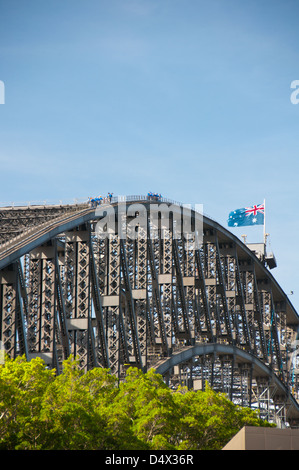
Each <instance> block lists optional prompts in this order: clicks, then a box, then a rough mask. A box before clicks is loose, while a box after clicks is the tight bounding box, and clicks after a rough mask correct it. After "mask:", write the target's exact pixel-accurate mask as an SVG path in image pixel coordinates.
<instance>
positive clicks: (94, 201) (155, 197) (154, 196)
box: [88, 192, 162, 207]
mask: <svg viewBox="0 0 299 470" xmlns="http://www.w3.org/2000/svg"><path fill="white" fill-rule="evenodd" d="M112 197H113V193H108V195H107V196H106V197H103V196H99V197H89V198H88V204H89V205H90V206H91V207H97V206H99V205H100V204H108V203H111V201H112ZM147 198H148V199H149V200H151V201H161V199H162V196H161V194H158V193H152V192H148V193H147Z"/></svg>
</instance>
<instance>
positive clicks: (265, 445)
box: [222, 426, 299, 450]
mask: <svg viewBox="0 0 299 470" xmlns="http://www.w3.org/2000/svg"><path fill="white" fill-rule="evenodd" d="M222 450H299V429H290V428H288V429H278V428H260V427H255V426H244V428H242V429H241V430H240V431H239V432H238V434H236V435H235V436H234V437H233V438H232V439H231V440H230V442H229V443H228V444H227V445H226V446H225V447H224V448H223V449H222Z"/></svg>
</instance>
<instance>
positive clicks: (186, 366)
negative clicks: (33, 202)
mask: <svg viewBox="0 0 299 470" xmlns="http://www.w3.org/2000/svg"><path fill="white" fill-rule="evenodd" d="M162 202H163V206H164V208H165V207H167V208H168V210H169V211H170V212H168V214H169V213H170V217H169V218H168V220H167V224H168V225H166V221H165V220H164V218H163V215H161V211H159V204H162ZM162 202H161V201H155V200H148V199H147V198H141V197H139V198H138V197H137V198H133V199H132V200H127V201H125V203H123V202H122V203H120V202H119V201H116V202H114V203H113V204H112V205H111V206H109V208H108V206H107V207H106V206H105V207H106V209H107V211H108V209H109V210H110V212H111V213H112V214H114V215H115V220H114V222H117V223H116V226H117V229H116V230H115V231H114V233H112V232H111V233H110V232H105V233H101V234H100V233H99V231H98V230H97V223H98V222H99V221H100V222H103V221H104V222H105V221H106V222H107V223H108V225H109V220H110V219H109V218H107V211H106V212H105V211H104V209H105V207H102V208H101V210H99V208H90V207H89V208H88V207H86V206H84V207H82V208H80V207H79V208H78V207H76V211H74V212H70V211H67V212H64V211H62V213H60V214H59V216H56V217H55V218H53V219H52V218H51V219H50V220H46V221H44V223H43V224H42V225H38V226H36V227H34V228H30V227H29V229H28V230H27V231H26V232H23V233H21V234H20V235H19V236H18V238H13V239H11V240H9V241H8V242H6V243H5V244H2V245H0V305H1V317H0V340H1V341H2V344H3V346H4V348H5V350H6V351H7V352H8V353H9V354H10V355H11V356H12V357H15V356H17V355H19V354H25V355H26V357H27V358H28V359H30V358H32V357H36V356H40V357H42V358H43V359H44V360H45V362H46V363H47V364H48V365H49V366H50V367H55V368H56V369H57V371H58V373H59V371H60V370H61V364H62V361H63V360H64V359H66V358H67V357H68V356H69V354H74V355H75V356H77V357H78V358H79V361H80V364H81V366H82V368H84V369H86V370H87V369H90V368H92V367H105V368H110V369H111V372H112V373H114V374H117V375H118V376H119V377H120V378H122V376H123V374H124V371H125V369H126V367H128V365H135V366H137V367H140V368H142V369H144V370H146V369H148V368H150V367H153V368H155V367H156V366H157V365H158V364H160V363H161V361H162V362H163V363H164V364H172V361H174V360H179V362H176V363H175V364H173V365H172V366H169V367H168V368H167V370H166V369H165V372H163V375H165V377H166V378H167V380H169V381H170V383H175V382H176V381H177V380H178V376H182V371H183V370H184V376H185V377H186V373H187V374H189V378H188V380H187V381H186V382H185V383H186V385H188V384H189V385H190V384H191V383H192V382H193V381H194V380H195V379H193V378H192V374H194V370H196V373H197V374H199V378H197V379H196V380H197V381H198V382H197V384H198V383H201V387H202V388H203V387H204V382H205V377H207V378H208V381H210V382H211V383H213V380H212V378H213V377H216V375H217V374H218V375H219V374H220V375H221V374H222V381H221V380H220V379H218V385H219V384H222V385H223V384H226V385H225V387H226V388H227V383H228V380H229V381H230V383H231V388H230V393H231V397H232V398H233V395H234V394H233V392H232V390H233V388H234V389H236V388H237V389H238V393H237V394H236V395H237V396H238V397H239V398H238V399H239V400H240V396H241V395H242V397H243V398H242V400H241V401H243V403H247V404H252V403H253V402H254V400H253V396H265V394H266V390H267V396H269V393H270V395H271V400H272V401H271V403H272V404H273V403H274V405H273V406H274V409H275V406H276V405H275V403H276V402H277V401H279V400H280V401H279V403H280V404H281V403H283V405H281V407H280V409H281V410H284V413H285V415H284V416H285V417H287V419H288V420H289V421H292V425H295V423H296V422H297V419H298V416H299V407H298V404H297V401H296V399H297V398H298V391H299V388H298V383H297V377H298V374H297V370H298V369H297V364H296V358H297V355H296V344H297V343H296V340H297V332H298V325H299V318H298V315H297V312H296V311H295V310H294V308H293V306H292V305H291V304H290V302H289V300H288V298H287V296H286V295H285V294H284V292H283V291H282V289H281V288H280V286H279V285H278V284H277V282H276V281H275V279H274V278H273V276H272V274H271V273H270V272H269V270H268V269H267V268H266V267H265V265H264V264H263V263H262V262H261V261H260V260H259V259H258V258H257V257H256V256H255V255H254V253H252V252H251V251H250V250H249V249H248V247H247V246H246V245H244V244H243V243H242V242H241V241H240V240H239V239H237V238H236V237H234V236H233V235H232V234H231V233H230V232H229V231H227V230H226V229H224V228H223V227H221V226H220V225H219V224H217V223H216V222H214V221H212V220H211V219H208V218H207V217H203V216H202V215H201V214H197V213H196V212H195V211H191V212H190V227H191V236H190V237H187V238H186V237H185V236H184V234H183V233H181V234H179V236H178V231H177V227H178V224H179V222H180V221H181V222H182V225H181V227H183V226H184V225H183V223H184V220H183V219H184V212H183V207H181V206H179V205H177V204H171V203H170V202H167V201H165V200H164V201H162ZM132 205H133V208H132ZM154 205H155V206H156V212H154V217H152V212H151V209H153V207H154ZM80 209H81V210H80ZM160 209H161V207H160ZM108 212H109V211H108ZM141 214H142V215H143V218H140V215H141ZM110 215H111V214H110ZM197 220H199V221H201V224H199V225H197V223H196V221H197ZM124 221H125V224H126V230H125V236H123V234H124V231H123V225H121V224H123V223H124ZM0 227H1V223H0ZM199 232H200V233H199ZM198 240H200V243H199V244H198ZM200 348H202V349H200ZM207 348H210V349H211V348H213V351H212V352H210V353H205V354H201V353H199V351H201V350H203V351H207ZM219 348H220V349H221V348H224V349H223V350H225V351H224V352H222V353H221V354H218V353H219V351H220V349H219ZM180 351H181V352H184V354H183V356H180ZM195 351H197V353H195ZM236 351H237V352H236ZM188 354H189V355H190V354H191V356H190V357H189V356H188ZM244 356H246V360H243V359H244ZM180 357H182V359H181V360H180V359H179V358H180ZM196 357H197V359H196ZM217 361H218V362H217ZM195 363H196V367H195ZM204 364H205V365H204ZM219 364H220V365H219ZM236 364H237V365H236ZM261 365H263V367H264V369H263V367H261ZM241 369H242V373H241V372H240V370H241ZM157 370H158V372H159V370H162V371H163V370H164V369H163V367H162V366H161V365H160V366H159V367H158V369H157ZM178 370H179V372H178ZM216 370H217V374H216V375H215V374H214V372H215V371H216ZM236 370H237V371H238V373H236ZM257 370H260V372H261V374H260V376H259V375H258V374H257V372H256V371H257ZM186 371H187V372H186ZM213 371H214V372H213ZM213 374H214V375H213ZM223 374H226V375H227V377H229V379H228V378H227V379H226V380H224V378H223V377H224V376H223ZM273 376H275V380H274V381H273ZM234 377H237V382H236V383H235V382H234ZM245 377H247V378H246V379H245ZM253 377H254V387H253V385H252V383H253V382H252V378H253ZM264 382H265V383H267V384H268V385H269V383H270V385H271V387H272V388H271V387H270V385H269V386H268V385H267V386H264V387H263V388H262V392H261V384H262V383H264ZM215 383H216V382H214V385H215ZM238 384H239V385H238ZM273 384H274V385H273ZM279 384H282V385H281V386H278V385H279ZM218 385H217V386H218ZM219 387H220V385H219ZM223 387H224V385H223V386H222V388H223ZM273 387H274V388H273ZM220 388H221V387H220ZM270 389H271V391H270ZM274 389H275V392H273V390H274ZM277 390H278V391H277ZM278 396H279V400H278V399H277V397H278ZM290 396H291V399H290ZM269 400H270V398H269ZM258 402H259V403H260V402H261V401H259V400H258ZM297 415H298V416H297Z"/></svg>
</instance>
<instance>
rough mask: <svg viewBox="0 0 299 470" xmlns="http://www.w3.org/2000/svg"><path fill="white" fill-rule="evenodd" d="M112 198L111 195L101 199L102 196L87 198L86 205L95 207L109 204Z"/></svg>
mask: <svg viewBox="0 0 299 470" xmlns="http://www.w3.org/2000/svg"><path fill="white" fill-rule="evenodd" d="M112 196H113V193H108V196H106V197H103V196H99V197H89V198H88V204H89V205H90V206H91V207H97V206H98V205H100V204H108V203H111V201H112Z"/></svg>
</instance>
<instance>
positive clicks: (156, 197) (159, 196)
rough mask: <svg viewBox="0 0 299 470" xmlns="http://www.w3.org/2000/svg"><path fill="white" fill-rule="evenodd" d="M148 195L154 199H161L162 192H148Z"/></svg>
mask: <svg viewBox="0 0 299 470" xmlns="http://www.w3.org/2000/svg"><path fill="white" fill-rule="evenodd" d="M147 197H148V199H150V200H152V201H161V198H162V196H161V194H158V193H152V192H149V193H147Z"/></svg>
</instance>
